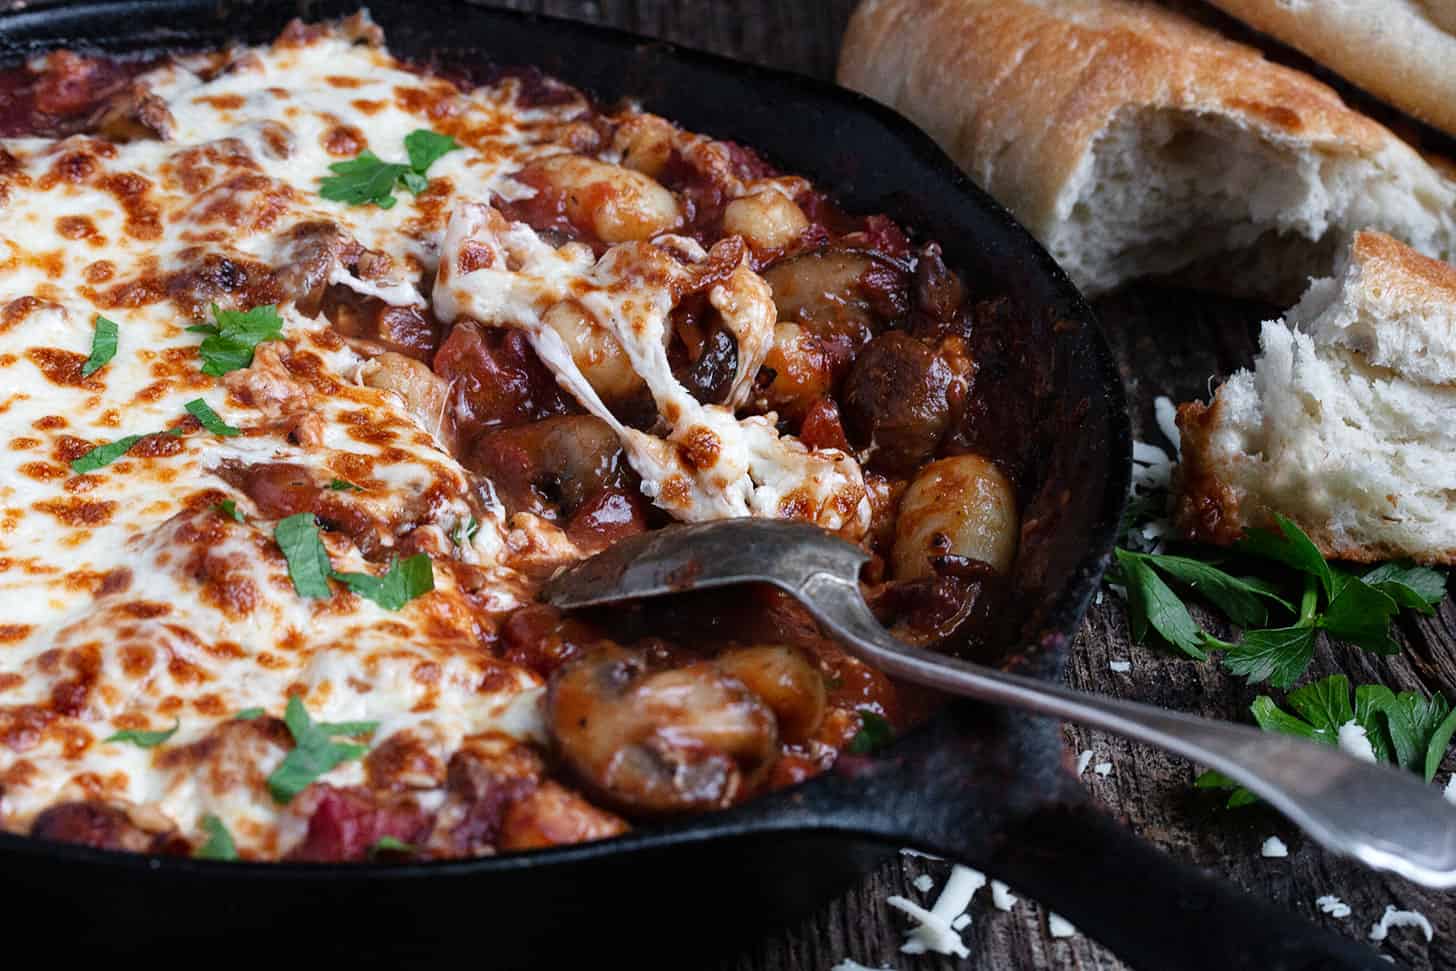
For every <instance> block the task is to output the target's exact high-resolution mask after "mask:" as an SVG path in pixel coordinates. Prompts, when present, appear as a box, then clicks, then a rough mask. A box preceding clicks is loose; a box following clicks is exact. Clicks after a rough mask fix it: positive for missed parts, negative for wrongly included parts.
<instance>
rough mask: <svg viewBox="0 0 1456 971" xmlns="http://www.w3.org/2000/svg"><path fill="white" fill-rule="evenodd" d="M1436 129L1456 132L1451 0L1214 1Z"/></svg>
mask: <svg viewBox="0 0 1456 971" xmlns="http://www.w3.org/2000/svg"><path fill="white" fill-rule="evenodd" d="M1209 2H1211V3H1212V4H1213V5H1214V6H1216V7H1219V8H1221V9H1222V10H1223V11H1224V12H1225V13H1228V14H1230V15H1232V16H1234V17H1237V18H1238V19H1240V20H1242V21H1244V22H1245V23H1246V24H1248V25H1249V26H1250V27H1253V28H1254V29H1256V30H1260V31H1263V32H1264V33H1266V34H1268V35H1269V36H1271V37H1275V38H1277V39H1279V40H1281V41H1283V42H1284V43H1286V44H1288V45H1289V46H1290V47H1293V48H1295V49H1297V50H1299V51H1302V52H1303V53H1305V54H1307V55H1308V56H1310V57H1311V58H1313V59H1314V60H1316V61H1318V62H1319V63H1320V64H1323V65H1324V66H1325V67H1327V68H1329V69H1330V70H1332V71H1334V72H1335V73H1336V74H1338V75H1340V76H1341V77H1343V78H1345V79H1346V80H1348V81H1351V82H1353V83H1354V84H1356V85H1358V86H1360V87H1361V88H1364V89H1365V90H1366V91H1368V92H1370V93H1371V94H1373V95H1375V96H1376V97H1378V98H1380V99H1382V100H1384V101H1387V102H1389V103H1390V104H1393V105H1395V106H1396V107H1397V108H1400V109H1402V110H1404V111H1407V112H1409V113H1410V114H1412V115H1414V116H1415V117H1417V118H1419V119H1421V120H1422V121H1425V122H1427V123H1429V124H1431V125H1434V126H1435V127H1437V128H1442V129H1445V130H1446V131H1447V132H1450V133H1451V134H1456V71H1453V70H1452V66H1453V65H1456V3H1453V2H1452V0H1304V2H1298V0H1209Z"/></svg>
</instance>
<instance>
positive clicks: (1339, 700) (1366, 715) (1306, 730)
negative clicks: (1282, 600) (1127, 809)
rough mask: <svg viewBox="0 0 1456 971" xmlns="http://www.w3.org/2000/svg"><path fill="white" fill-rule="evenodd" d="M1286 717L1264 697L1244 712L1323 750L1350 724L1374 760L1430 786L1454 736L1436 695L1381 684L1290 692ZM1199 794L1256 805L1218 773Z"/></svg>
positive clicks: (1455, 726) (1205, 779)
mask: <svg viewBox="0 0 1456 971" xmlns="http://www.w3.org/2000/svg"><path fill="white" fill-rule="evenodd" d="M1284 700H1285V704H1287V705H1288V706H1289V708H1291V709H1292V710H1293V713H1291V712H1289V711H1285V710H1284V709H1282V708H1280V707H1279V706H1278V705H1277V704H1275V703H1274V699H1273V698H1271V697H1269V696H1268V695H1260V696H1259V697H1258V698H1255V699H1254V703H1253V704H1252V705H1250V706H1249V710H1250V711H1251V712H1252V713H1253V715H1254V721H1256V722H1257V723H1258V724H1259V727H1260V728H1262V729H1264V731H1266V732H1280V733H1282V734H1285V735H1293V736H1295V737H1297V738H1306V739H1309V740H1311V741H1315V742H1319V743H1321V744H1324V745H1338V744H1339V738H1340V728H1341V726H1343V725H1347V724H1349V723H1350V722H1352V721H1353V722H1354V723H1355V724H1357V725H1359V726H1360V727H1361V728H1362V729H1364V730H1365V737H1366V739H1367V740H1369V742H1370V748H1371V750H1372V751H1374V753H1375V758H1376V759H1377V760H1378V761H1380V762H1386V763H1389V764H1393V765H1398V766H1400V767H1401V768H1403V769H1409V770H1411V771H1413V772H1420V773H1422V774H1423V775H1424V776H1425V779H1426V781H1427V782H1430V781H1431V780H1432V779H1433V778H1435V775H1436V769H1437V768H1439V767H1440V765H1441V759H1442V758H1443V757H1444V756H1445V754H1446V749H1447V747H1448V746H1449V745H1450V744H1451V736H1452V734H1453V733H1456V709H1453V708H1452V707H1451V704H1450V703H1449V702H1448V701H1447V700H1446V699H1445V697H1444V696H1443V695H1441V694H1440V693H1439V692H1438V693H1436V694H1433V695H1431V696H1430V697H1426V696H1424V695H1422V694H1420V693H1419V692H1416V691H1402V692H1400V693H1399V694H1397V693H1396V692H1394V691H1391V690H1390V689H1389V688H1387V687H1385V686H1384V685H1380V684H1362V685H1360V686H1359V687H1357V688H1356V689H1355V693H1354V698H1353V700H1352V699H1351V695H1350V681H1349V679H1348V678H1346V677H1345V676H1344V675H1343V674H1336V675H1332V676H1330V677H1328V678H1325V679H1323V680H1321V681H1315V682H1312V683H1310V684H1307V685H1304V686H1303V687H1301V688H1298V689H1296V690H1294V691H1291V692H1290V693H1289V694H1288V696H1286V697H1285V699H1284ZM1194 785H1195V786H1197V787H1198V788H1200V789H1231V790H1233V792H1232V794H1231V795H1230V796H1229V798H1228V802H1227V805H1228V806H1229V807H1230V808H1233V807H1236V806H1246V805H1248V804H1249V803H1253V802H1257V801H1258V797H1256V796H1255V795H1254V794H1253V793H1251V792H1249V791H1248V790H1247V789H1244V788H1243V787H1241V786H1239V785H1238V783H1236V782H1234V781H1233V780H1232V779H1230V778H1228V777H1227V776H1225V775H1223V774H1222V773H1219V772H1205V773H1203V774H1202V775H1200V776H1199V777H1198V778H1197V779H1196V780H1195V781H1194Z"/></svg>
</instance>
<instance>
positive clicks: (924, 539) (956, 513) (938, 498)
mask: <svg viewBox="0 0 1456 971" xmlns="http://www.w3.org/2000/svg"><path fill="white" fill-rule="evenodd" d="M1020 528H1021V527H1020V522H1019V517H1018V516H1017V512H1016V495H1015V491H1014V490H1013V489H1012V487H1011V483H1010V482H1009V481H1008V480H1007V479H1006V476H1004V475H1002V474H1001V471H1000V470H999V469H998V468H996V466H995V465H993V464H992V463H991V462H990V461H988V460H986V459H984V458H982V457H981V456H979V455H956V456H952V457H951V458H943V459H939V460H937V461H935V462H932V463H930V464H929V465H927V466H926V467H925V468H924V469H922V470H921V472H920V474H919V475H918V476H916V477H915V479H914V481H912V482H911V483H910V487H909V488H908V489H906V490H905V495H904V498H902V499H901V500H900V515H899V519H898V520H897V521H896V523H895V547H894V554H893V563H894V575H895V578H896V579H897V580H915V579H919V578H921V577H928V576H931V575H933V574H934V572H935V571H934V567H933V566H932V564H931V559H932V558H933V557H936V556H945V555H947V554H949V555H952V556H965V557H970V558H972V559H976V560H981V561H983V562H985V563H987V564H989V565H990V566H991V567H992V568H993V569H994V570H996V572H997V573H1006V572H1007V571H1008V570H1009V569H1010V568H1011V562H1012V560H1013V559H1014V558H1015V556H1016V545H1017V536H1018V532H1019V530H1020Z"/></svg>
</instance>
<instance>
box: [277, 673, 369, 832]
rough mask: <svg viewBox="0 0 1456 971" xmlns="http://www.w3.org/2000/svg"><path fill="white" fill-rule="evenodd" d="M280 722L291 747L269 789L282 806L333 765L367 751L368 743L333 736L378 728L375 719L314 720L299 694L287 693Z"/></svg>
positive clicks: (352, 734) (355, 733)
mask: <svg viewBox="0 0 1456 971" xmlns="http://www.w3.org/2000/svg"><path fill="white" fill-rule="evenodd" d="M283 722H284V724H286V725H287V726H288V732H289V734H291V735H292V736H293V749H292V750H291V751H290V752H289V753H288V754H287V755H286V756H284V759H283V761H282V762H281V763H279V765H278V768H276V769H274V770H273V771H272V773H270V774H269V776H268V792H269V793H271V794H272V796H273V799H274V801H275V802H277V803H279V804H281V805H287V804H288V803H290V802H292V801H293V797H294V796H297V795H298V794H299V793H300V792H302V791H303V790H305V789H307V788H308V786H309V784H310V783H311V782H313V781H314V780H315V779H317V778H318V777H319V776H321V775H323V774H324V773H325V772H328V771H329V770H330V769H332V768H333V767H334V766H336V765H340V764H341V763H344V762H349V761H351V760H353V759H357V758H359V757H360V756H361V755H363V754H364V753H365V752H367V751H369V746H367V745H359V744H357V743H354V742H336V741H334V738H335V737H336V736H339V735H343V736H346V737H347V736H356V735H369V734H371V733H373V731H374V730H375V729H376V728H378V727H379V723H378V722H315V721H314V720H313V719H312V718H310V717H309V714H308V709H307V708H305V707H304V706H303V699H302V698H300V697H299V696H298V695H291V696H289V698H288V707H287V708H285V709H284V711H283Z"/></svg>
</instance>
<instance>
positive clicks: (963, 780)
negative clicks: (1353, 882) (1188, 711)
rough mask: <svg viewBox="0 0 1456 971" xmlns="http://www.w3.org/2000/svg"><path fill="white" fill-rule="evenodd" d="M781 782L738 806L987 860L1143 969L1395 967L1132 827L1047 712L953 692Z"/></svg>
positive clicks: (768, 820) (767, 818) (981, 863)
mask: <svg viewBox="0 0 1456 971" xmlns="http://www.w3.org/2000/svg"><path fill="white" fill-rule="evenodd" d="M782 795H783V797H784V798H782V799H774V798H770V799H767V800H760V801H756V802H755V803H751V804H750V805H749V806H746V807H744V809H745V810H748V812H749V813H755V812H759V813H762V815H761V816H760V817H759V820H758V822H760V823H761V824H763V825H764V826H765V827H766V828H768V827H772V828H790V829H794V828H798V829H803V828H817V829H821V830H822V829H831V830H839V831H841V832H853V833H858V834H861V835H872V836H876V837H879V838H880V839H883V840H887V841H892V842H894V843H896V844H897V845H899V846H907V845H909V846H915V847H918V848H920V849H924V850H927V851H929V852H932V853H935V854H937V855H940V856H944V857H947V858H949V859H952V860H958V861H960V862H963V863H965V864H966V865H968V866H972V867H975V868H976V869H978V870H984V871H986V872H987V873H989V874H991V875H993V876H995V877H996V878H997V879H999V880H1003V881H1005V882H1006V883H1007V884H1008V885H1010V886H1011V888H1012V889H1014V890H1016V891H1018V892H1020V893H1022V894H1025V895H1026V896H1028V897H1030V898H1032V899H1035V900H1037V901H1039V902H1040V903H1041V904H1043V905H1044V906H1045V907H1047V908H1049V909H1050V910H1052V911H1054V912H1056V913H1057V914H1060V915H1061V916H1062V917H1064V918H1066V919H1067V920H1069V921H1071V922H1072V923H1073V924H1074V925H1076V926H1077V928H1078V929H1079V930H1080V931H1081V932H1082V933H1084V934H1086V935H1088V936H1089V937H1092V938H1093V939H1095V940H1097V941H1100V942H1101V943H1103V944H1105V945H1107V946H1108V947H1109V948H1111V949H1112V950H1113V951H1114V952H1115V953H1116V954H1117V956H1118V957H1120V958H1122V959H1123V960H1124V961H1126V962H1127V963H1128V964H1130V965H1132V966H1133V967H1134V968H1138V969H1141V971H1170V969H1173V968H1177V969H1179V971H1356V969H1361V971H1364V969H1370V971H1385V969H1387V968H1389V967H1390V965H1389V964H1387V963H1386V962H1385V961H1383V960H1381V958H1380V956H1379V955H1378V954H1376V953H1375V952H1374V951H1372V950H1370V949H1369V948H1367V947H1365V946H1364V945H1362V944H1359V943H1357V942H1355V941H1352V940H1349V939H1347V938H1345V937H1343V936H1341V935H1339V934H1336V933H1334V932H1332V931H1328V930H1325V929H1323V928H1320V927H1317V926H1315V925H1314V924H1312V923H1310V922H1309V921H1308V920H1307V919H1305V918H1303V917H1301V916H1299V915H1296V914H1294V913H1291V912H1289V911H1288V910H1285V909H1284V908H1282V907H1279V906H1277V905H1275V904H1273V903H1271V902H1269V901H1265V900H1261V899H1259V898H1258V897H1256V896H1254V895H1252V894H1249V893H1246V892H1244V891H1243V890H1241V889H1239V888H1238V887H1236V886H1234V885H1233V884H1232V883H1230V882H1228V881H1227V880H1224V879H1220V878H1218V877H1217V876H1211V875H1209V874H1207V873H1204V872H1202V871H1200V870H1198V869H1197V868H1195V867H1192V866H1190V865H1188V864H1186V863H1182V862H1179V861H1177V860H1175V859H1173V858H1171V857H1169V856H1167V855H1166V854H1164V853H1162V852H1161V851H1159V850H1157V849H1155V848H1154V847H1152V846H1150V845H1149V844H1147V843H1146V842H1144V841H1143V840H1141V839H1140V838H1138V837H1137V836H1134V835H1133V834H1132V833H1131V832H1129V831H1128V830H1127V829H1126V828H1124V827H1123V826H1122V825H1121V824H1119V823H1118V822H1116V821H1115V820H1114V819H1112V818H1111V817H1110V816H1108V815H1107V814H1106V813H1105V812H1104V811H1103V810H1101V809H1100V808H1098V807H1097V806H1096V805H1095V804H1093V803H1092V802H1091V801H1090V800H1089V799H1088V796H1087V793H1086V791H1085V790H1084V789H1083V788H1082V785H1081V783H1079V782H1078V781H1077V779H1076V778H1074V777H1073V775H1072V773H1071V772H1070V771H1069V770H1068V766H1067V763H1066V755H1065V753H1064V752H1063V747H1062V741H1061V732H1060V730H1059V728H1058V726H1057V724H1056V723H1055V722H1052V721H1050V720H1048V719H1044V718H1037V717H1030V716H1027V715H1023V714H1016V715H1014V716H1013V715H1011V714H1009V713H1008V712H1006V711H1005V710H1004V709H997V708H992V707H988V706H985V705H979V704H975V703H972V702H966V701H957V702H953V703H951V704H949V705H947V706H946V707H945V708H944V709H942V710H941V711H940V712H939V713H938V714H937V715H936V716H935V717H934V718H932V719H931V720H930V722H929V723H928V724H927V725H924V726H922V727H921V728H919V729H917V730H916V731H914V732H912V733H911V734H909V735H908V736H906V737H905V738H904V739H902V740H901V741H899V742H897V743H896V744H895V745H894V746H893V747H892V748H891V749H890V750H889V751H887V752H885V753H884V754H882V755H880V756H877V757H868V758H866V757H852V756H847V757H842V758H841V760H840V762H839V763H837V767H836V771H834V772H832V773H830V774H829V775H827V776H825V777H821V778H820V779H819V780H816V782H815V783H813V784H811V785H808V786H805V787H804V788H802V789H800V790H798V791H797V792H795V791H790V792H787V793H784V794H782ZM760 807H761V808H760ZM750 825H752V824H750Z"/></svg>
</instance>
